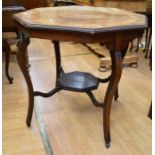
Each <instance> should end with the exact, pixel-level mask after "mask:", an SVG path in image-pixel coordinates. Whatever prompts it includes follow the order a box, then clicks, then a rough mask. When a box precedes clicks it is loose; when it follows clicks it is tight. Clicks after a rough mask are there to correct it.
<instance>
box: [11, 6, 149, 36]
mask: <svg viewBox="0 0 155 155" xmlns="http://www.w3.org/2000/svg"><path fill="white" fill-rule="evenodd" d="M13 19H14V20H16V21H17V22H19V23H20V24H22V25H23V26H25V27H27V28H34V29H35V28H40V29H63V30H76V31H87V32H88V31H89V32H92V33H93V32H96V31H98V32H99V31H105V30H106V31H107V30H111V29H113V30H118V29H133V28H144V27H146V25H147V21H146V17H145V16H144V15H140V14H137V13H133V12H129V11H125V10H121V9H116V8H105V7H92V6H65V7H46V8H36V9H32V10H29V11H25V12H22V13H18V14H15V15H14V16H13Z"/></svg>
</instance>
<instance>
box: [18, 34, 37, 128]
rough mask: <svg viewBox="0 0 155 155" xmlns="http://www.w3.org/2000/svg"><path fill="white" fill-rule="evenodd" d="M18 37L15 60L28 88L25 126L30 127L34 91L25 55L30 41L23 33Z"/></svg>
mask: <svg viewBox="0 0 155 155" xmlns="http://www.w3.org/2000/svg"><path fill="white" fill-rule="evenodd" d="M19 37H20V38H19V42H18V48H19V52H18V54H17V60H18V64H19V66H20V69H21V71H22V73H23V75H24V78H25V80H26V83H27V87H28V95H29V105H28V112H27V119H26V124H27V126H30V124H31V119H32V114H33V107H34V91H33V85H32V82H31V77H30V75H29V63H28V53H27V46H28V45H29V43H30V39H29V37H28V36H27V34H25V33H20V35H19Z"/></svg>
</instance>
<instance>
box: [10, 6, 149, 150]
mask: <svg viewBox="0 0 155 155" xmlns="http://www.w3.org/2000/svg"><path fill="white" fill-rule="evenodd" d="M13 19H14V22H15V25H16V26H17V28H18V31H19V34H20V35H19V38H20V39H19V43H18V48H19V53H18V55H17V59H18V63H19V66H20V68H21V71H22V73H23V75H24V77H25V80H26V83H27V87H28V93H29V106H28V113H27V119H26V123H27V126H30V123H31V118H32V113H33V106H34V97H35V96H42V97H49V96H52V95H54V94H55V93H56V92H58V91H60V90H62V89H63V90H68V91H77V92H84V93H86V94H87V95H88V96H89V97H90V99H91V100H92V102H93V103H94V104H95V105H96V106H99V107H104V109H103V129H104V139H105V143H106V147H107V148H108V147H110V141H111V140H110V110H111V104H112V99H113V97H115V99H117V98H118V92H117V87H118V83H119V81H120V78H121V74H122V61H123V58H124V56H125V53H126V50H127V47H128V43H129V42H130V41H132V40H133V39H135V38H139V37H141V36H142V34H143V32H144V29H145V28H146V27H147V18H146V17H145V16H144V15H140V14H136V13H132V12H129V11H125V10H120V9H116V8H104V7H91V6H66V7H49V8H36V9H33V10H29V11H25V12H22V13H18V14H15V15H14V16H13ZM31 37H32V38H41V39H49V40H52V42H53V44H54V49H55V57H56V86H55V88H54V89H52V90H51V91H49V92H48V93H43V92H38V91H34V89H33V85H32V82H31V77H30V75H29V67H28V66H29V65H28V54H27V46H28V45H29V42H30V41H29V38H31ZM59 41H74V42H80V43H98V42H100V43H103V44H104V45H106V46H107V48H108V49H109V50H110V55H111V60H112V72H111V75H110V76H109V77H107V78H105V79H100V78H98V77H95V76H93V75H92V74H90V73H84V72H79V71H75V72H70V73H65V72H64V70H63V68H62V65H61V56H60V47H59ZM105 82H109V84H108V88H107V90H106V95H105V99H104V104H101V103H99V102H98V101H97V100H96V98H95V96H94V95H93V93H92V90H94V89H97V88H98V85H99V83H105Z"/></svg>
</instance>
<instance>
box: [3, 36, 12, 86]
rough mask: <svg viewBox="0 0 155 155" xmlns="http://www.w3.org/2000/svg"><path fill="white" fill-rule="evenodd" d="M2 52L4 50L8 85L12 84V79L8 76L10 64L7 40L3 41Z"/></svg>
mask: <svg viewBox="0 0 155 155" xmlns="http://www.w3.org/2000/svg"><path fill="white" fill-rule="evenodd" d="M3 44H4V48H5V49H4V50H5V74H6V77H7V79H8V80H9V83H10V84H12V83H13V78H12V77H11V76H10V75H9V63H10V46H9V44H8V40H7V39H5V40H4V42H3Z"/></svg>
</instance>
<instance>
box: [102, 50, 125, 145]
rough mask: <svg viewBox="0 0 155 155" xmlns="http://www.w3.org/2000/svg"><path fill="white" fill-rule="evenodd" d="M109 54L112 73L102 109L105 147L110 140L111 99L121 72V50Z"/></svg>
mask: <svg viewBox="0 0 155 155" xmlns="http://www.w3.org/2000/svg"><path fill="white" fill-rule="evenodd" d="M110 54H111V59H112V75H111V79H110V83H109V85H108V88H107V92H106V95H105V99H104V110H103V118H104V123H103V127H104V139H105V143H106V147H107V148H109V147H110V141H111V140H110V110H111V104H112V99H113V96H114V95H115V93H116V90H117V86H118V83H119V80H120V78H121V74H122V54H121V52H113V51H110Z"/></svg>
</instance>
